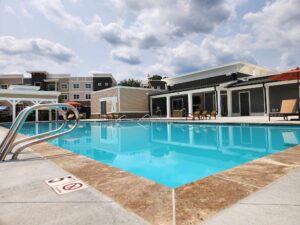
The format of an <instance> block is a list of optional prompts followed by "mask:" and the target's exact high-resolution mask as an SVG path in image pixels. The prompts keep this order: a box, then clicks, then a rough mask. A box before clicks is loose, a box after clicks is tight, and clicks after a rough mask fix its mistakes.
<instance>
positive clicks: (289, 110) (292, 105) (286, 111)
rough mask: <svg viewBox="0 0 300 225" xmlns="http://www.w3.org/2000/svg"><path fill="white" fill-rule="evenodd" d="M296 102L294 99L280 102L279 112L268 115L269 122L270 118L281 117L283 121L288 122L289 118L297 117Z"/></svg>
mask: <svg viewBox="0 0 300 225" xmlns="http://www.w3.org/2000/svg"><path fill="white" fill-rule="evenodd" d="M296 106H297V100H296V99H286V100H282V102H281V107H280V112H272V113H269V121H270V119H271V117H283V119H284V120H288V117H289V116H297V115H298V113H296Z"/></svg>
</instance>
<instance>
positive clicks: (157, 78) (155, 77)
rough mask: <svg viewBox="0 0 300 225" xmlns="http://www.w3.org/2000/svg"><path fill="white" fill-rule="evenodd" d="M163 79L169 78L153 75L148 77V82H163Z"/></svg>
mask: <svg viewBox="0 0 300 225" xmlns="http://www.w3.org/2000/svg"><path fill="white" fill-rule="evenodd" d="M163 78H167V77H166V76H164V77H163V76H161V75H157V74H155V75H152V76H150V75H148V80H161V79H163Z"/></svg>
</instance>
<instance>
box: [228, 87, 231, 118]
mask: <svg viewBox="0 0 300 225" xmlns="http://www.w3.org/2000/svg"><path fill="white" fill-rule="evenodd" d="M227 116H232V91H231V90H227Z"/></svg>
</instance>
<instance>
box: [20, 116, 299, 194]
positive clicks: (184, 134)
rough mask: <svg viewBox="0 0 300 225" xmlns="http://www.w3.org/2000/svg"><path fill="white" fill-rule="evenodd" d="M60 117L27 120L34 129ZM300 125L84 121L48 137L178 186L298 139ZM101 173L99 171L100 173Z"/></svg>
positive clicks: (31, 130) (27, 131)
mask: <svg viewBox="0 0 300 225" xmlns="http://www.w3.org/2000/svg"><path fill="white" fill-rule="evenodd" d="M57 126H58V124H56V123H27V124H25V125H24V127H23V128H22V130H21V133H23V134H26V135H34V134H35V132H38V133H41V132H45V131H48V130H50V129H54V128H56V127H57ZM299 140H300V127H297V126H266V125H228V124H227V125H226V124H219V125H217V124H188V123H167V122H140V123H139V122H136V121H135V122H102V123H101V122H81V123H80V125H79V127H78V128H77V129H76V130H75V131H73V132H72V133H71V134H68V135H66V136H63V137H60V138H59V139H56V140H53V141H50V143H52V144H54V145H57V146H59V147H62V148H65V149H68V150H70V151H72V152H75V153H78V154H81V155H85V156H87V157H89V158H92V159H95V160H98V161H100V162H103V163H105V164H108V165H111V166H114V167H117V168H120V169H122V170H125V171H128V172H131V173H133V174H136V175H139V176H142V177H145V178H148V179H150V180H153V181H155V182H157V183H160V184H163V185H166V186H169V187H172V188H175V187H179V186H181V185H184V184H187V183H190V182H192V181H195V180H198V179H201V178H204V177H207V176H209V175H212V174H215V173H218V172H220V171H223V170H226V169H229V168H232V167H235V166H238V165H241V164H244V163H246V162H249V161H251V160H254V159H257V158H260V157H263V156H266V155H269V154H272V153H275V152H278V151H281V150H284V149H287V148H289V147H292V146H295V145H297V144H299ZM99 176H101V174H99Z"/></svg>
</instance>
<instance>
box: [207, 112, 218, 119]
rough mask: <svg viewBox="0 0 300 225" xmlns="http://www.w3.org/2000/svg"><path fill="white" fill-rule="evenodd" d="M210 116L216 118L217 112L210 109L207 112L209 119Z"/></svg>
mask: <svg viewBox="0 0 300 225" xmlns="http://www.w3.org/2000/svg"><path fill="white" fill-rule="evenodd" d="M212 117H214V118H215V119H217V112H216V111H211V112H210V114H209V119H211V118H212Z"/></svg>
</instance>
